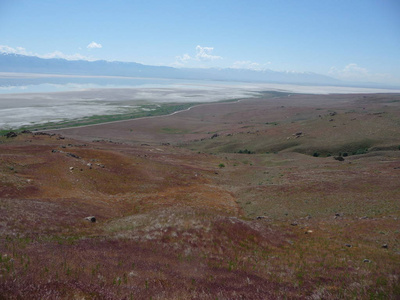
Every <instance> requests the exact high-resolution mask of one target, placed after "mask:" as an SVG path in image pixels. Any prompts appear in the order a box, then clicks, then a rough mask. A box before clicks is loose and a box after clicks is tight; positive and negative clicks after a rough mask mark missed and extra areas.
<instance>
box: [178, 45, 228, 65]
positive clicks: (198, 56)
mask: <svg viewBox="0 0 400 300" xmlns="http://www.w3.org/2000/svg"><path fill="white" fill-rule="evenodd" d="M213 51H214V47H202V46H199V45H197V46H196V53H195V54H194V55H193V56H190V55H189V54H187V53H185V54H183V55H179V56H176V57H175V62H174V63H172V66H175V67H183V66H184V65H185V64H186V63H189V62H208V61H213V60H217V59H222V57H221V56H218V55H212V52H213Z"/></svg>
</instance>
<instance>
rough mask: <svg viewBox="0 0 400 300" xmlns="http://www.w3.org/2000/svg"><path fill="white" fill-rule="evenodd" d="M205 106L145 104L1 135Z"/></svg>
mask: <svg viewBox="0 0 400 300" xmlns="http://www.w3.org/2000/svg"><path fill="white" fill-rule="evenodd" d="M199 104H204V103H200V102H198V103H193V102H192V103H163V104H145V105H141V106H140V108H135V109H132V110H131V111H129V112H126V113H120V114H110V115H94V116H88V117H84V118H82V119H71V120H65V121H60V122H47V123H44V124H34V125H28V126H23V127H20V128H18V129H17V128H15V129H1V130H0V135H5V134H7V133H8V132H10V131H12V130H18V131H23V130H30V131H40V130H48V129H59V128H66V127H77V126H86V125H94V124H101V123H108V122H115V121H124V120H131V119H137V118H144V117H154V116H162V115H169V114H172V113H174V112H177V111H181V110H185V109H188V108H190V107H192V106H195V105H199Z"/></svg>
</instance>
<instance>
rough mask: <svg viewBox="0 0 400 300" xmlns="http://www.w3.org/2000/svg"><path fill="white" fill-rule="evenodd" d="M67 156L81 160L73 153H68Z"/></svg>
mask: <svg viewBox="0 0 400 300" xmlns="http://www.w3.org/2000/svg"><path fill="white" fill-rule="evenodd" d="M67 156H69V157H73V158H77V159H79V158H80V157H79V156H78V155H76V154H73V153H67Z"/></svg>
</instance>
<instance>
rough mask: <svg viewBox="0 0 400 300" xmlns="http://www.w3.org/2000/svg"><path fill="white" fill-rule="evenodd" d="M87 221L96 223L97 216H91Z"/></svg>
mask: <svg viewBox="0 0 400 300" xmlns="http://www.w3.org/2000/svg"><path fill="white" fill-rule="evenodd" d="M85 220H87V221H89V222H92V223H95V222H96V217H95V216H90V217H86V218H85Z"/></svg>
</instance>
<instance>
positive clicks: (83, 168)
mask: <svg viewBox="0 0 400 300" xmlns="http://www.w3.org/2000/svg"><path fill="white" fill-rule="evenodd" d="M324 97H325V98H324ZM398 98H399V97H398V96H396V95H385V96H383V95H368V96H366V95H350V96H347V97H346V96H344V95H332V96H308V95H298V96H292V97H290V99H289V98H274V99H269V100H262V99H256V100H251V101H243V102H240V103H232V104H224V105H219V104H215V106H214V105H212V106H211V105H210V106H204V107H198V108H197V109H193V110H190V111H188V112H186V113H184V114H178V115H174V116H171V117H168V118H162V121H160V123H159V124H158V123H157V122H154V120H153V121H152V122H153V123H149V122H150V121H149V120H147V121H146V120H140V121H138V122H139V123H140V124H139V125H140V126H138V128H147V131H146V135H141V136H140V137H138V136H135V139H134V140H132V139H130V138H127V136H126V135H125V133H123V134H121V136H116V138H117V139H120V140H124V141H125V142H126V144H123V143H122V144H121V143H114V142H89V141H88V139H89V137H92V136H93V135H95V136H100V137H102V138H106V139H108V138H109V136H107V134H108V133H107V131H105V132H104V135H103V136H101V135H100V134H99V131H97V129H93V128H94V127H92V131H91V132H90V134H88V135H85V134H86V131H85V130H88V129H82V131H81V132H80V133H81V134H82V135H83V136H82V137H81V140H85V139H86V142H83V141H81V140H74V139H72V138H65V139H62V138H60V136H59V135H53V136H50V135H32V134H23V135H19V136H18V137H16V138H9V139H7V138H5V137H3V138H0V291H1V292H0V298H2V299H3V298H4V299H27V298H30V299H146V298H151V299H216V298H218V299H398V298H399V297H400V284H399V283H400V282H399V280H400V277H399V276H400V271H399V270H400V242H399V241H400V239H399V234H400V227H399V220H400V202H399V194H400V184H399V183H400V180H399V179H400V178H399V177H400V174H399V172H400V151H399V148H398V145H400V131H399V127H398V126H399V124H398V123H399V121H398V120H399V119H400V118H398V117H399V111H400V106H399V105H398V103H399V102H396V101H398ZM331 112H336V114H335V115H334V116H330V115H329V114H330V113H331ZM319 115H321V117H319ZM328 118H333V119H334V121H329V119H328ZM146 122H148V123H146ZM266 123H268V124H266ZM146 124H147V125H146ZM172 124H174V126H172ZM185 124H187V127H185ZM343 124H345V125H343ZM197 125H199V126H197ZM118 126H122V127H120V129H121V130H122V131H123V128H124V127H123V126H127V128H132V125H131V124H130V123H129V122H128V123H127V124H126V125H124V123H119V125H118ZM146 126H147V127H146ZM100 128H104V127H102V126H100ZM163 128H164V130H163ZM165 128H180V130H183V131H184V132H186V131H185V130H184V129H185V128H188V130H187V132H190V133H182V134H178V133H176V132H174V133H173V134H171V130H165ZM183 131H182V132H183ZM299 131H302V132H303V134H302V136H301V137H299V138H295V136H293V134H294V133H296V132H299ZM112 132H113V134H115V132H118V130H117V128H113V129H112ZM69 133H70V134H71V135H75V134H76V129H72V130H71V131H68V130H66V131H65V132H63V134H66V135H68V134H69ZM152 133H154V136H152ZM214 133H218V134H219V135H218V136H217V137H214V138H212V139H211V138H210V137H211V136H212V135H213V134H214ZM133 134H134V133H133ZM228 134H229V135H228ZM203 138H205V139H203ZM201 139H203V140H201ZM165 141H169V142H170V143H171V145H161V143H165ZM141 144H147V145H141ZM396 145H397V147H396ZM178 146H179V147H178ZM359 147H367V148H368V152H367V154H361V155H351V154H352V153H349V154H350V155H349V156H347V157H345V160H344V161H342V162H340V161H337V160H335V159H333V157H325V155H326V154H328V153H331V154H332V155H337V154H336V152H344V151H348V152H350V151H353V149H355V150H357V149H356V148H359ZM190 149H192V150H190ZM240 149H242V150H244V149H248V150H251V151H254V152H256V154H239V153H234V152H237V151H238V150H240ZM52 150H57V151H52ZM315 151H319V152H320V154H321V155H320V156H319V157H313V156H312V154H313V153H314V152H315ZM204 152H208V154H205V153H204ZM266 152H269V153H266ZM273 152H276V153H273ZM304 153H305V154H304ZM71 154H73V155H71ZM220 164H223V165H224V167H220ZM90 215H95V216H96V218H97V222H96V223H90V222H88V221H86V220H84V218H85V217H87V216H90ZM257 217H260V218H257ZM384 245H387V247H386V246H384ZM383 246H384V247H383Z"/></svg>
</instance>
